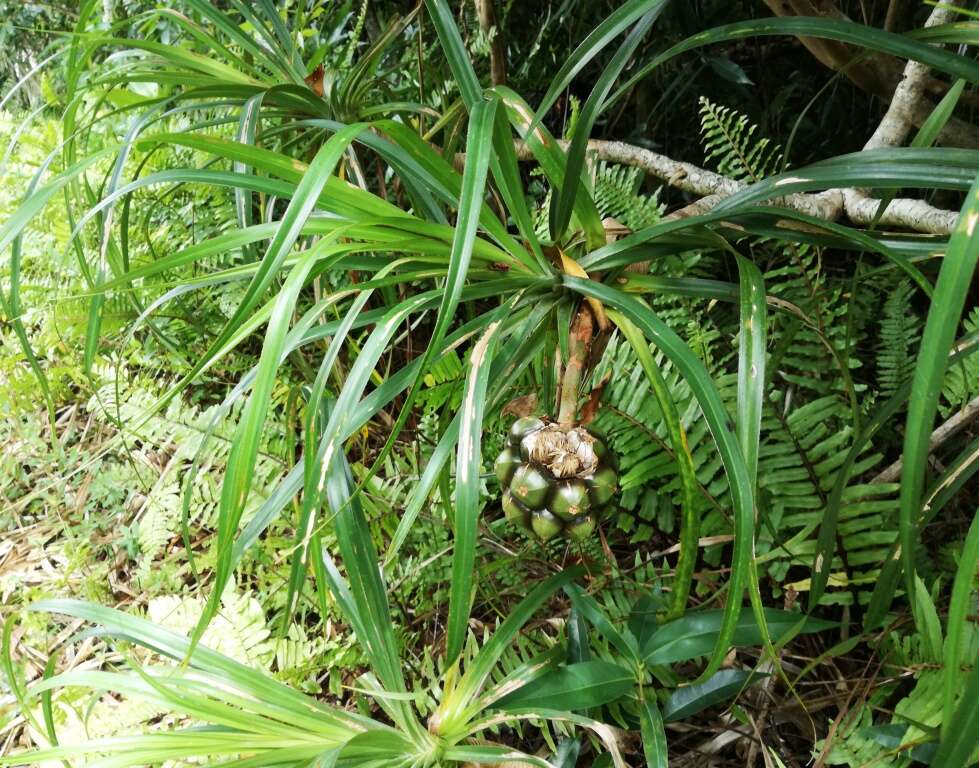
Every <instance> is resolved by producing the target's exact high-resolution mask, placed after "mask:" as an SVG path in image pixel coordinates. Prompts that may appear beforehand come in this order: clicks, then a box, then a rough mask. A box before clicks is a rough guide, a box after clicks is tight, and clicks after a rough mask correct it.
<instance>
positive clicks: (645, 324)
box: [563, 275, 760, 676]
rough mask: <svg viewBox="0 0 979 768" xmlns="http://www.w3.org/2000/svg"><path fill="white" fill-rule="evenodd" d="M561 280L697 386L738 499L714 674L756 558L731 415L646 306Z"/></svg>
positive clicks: (703, 372) (747, 486)
mask: <svg viewBox="0 0 979 768" xmlns="http://www.w3.org/2000/svg"><path fill="white" fill-rule="evenodd" d="M563 281H564V283H565V285H567V286H568V288H570V289H571V290H573V291H576V292H578V293H581V294H583V295H585V296H592V297H594V298H596V299H598V300H599V301H601V302H602V303H603V304H604V305H605V306H606V307H607V308H609V309H617V310H618V311H619V312H621V313H622V314H623V315H625V316H626V317H628V319H629V320H630V321H632V322H633V323H634V324H635V325H636V326H637V327H638V328H639V329H640V330H641V331H642V332H643V334H645V336H646V338H647V339H649V340H650V341H651V342H653V343H654V344H655V345H656V346H657V347H658V348H659V349H660V350H662V351H663V353H664V354H665V355H666V356H667V357H668V358H669V359H670V361H671V362H672V363H673V364H674V365H675V366H676V368H677V370H678V371H679V372H680V373H681V375H682V376H683V377H684V379H686V381H687V382H688V383H689V385H690V388H691V389H692V390H693V393H694V396H695V397H696V399H697V402H698V403H699V404H700V407H701V409H702V410H703V413H704V417H705V419H706V420H707V424H708V426H709V427H710V431H711V434H712V435H713V437H714V441H715V443H716V444H717V448H718V452H719V453H720V455H721V460H722V462H723V464H724V468H725V470H726V471H727V473H728V476H729V482H730V487H731V497H732V501H733V503H734V552H733V556H732V559H731V576H730V579H729V580H728V584H727V589H728V597H727V607H726V608H725V609H724V621H723V626H722V627H721V629H720V632H719V633H718V635H717V638H716V645H715V647H714V651H713V653H712V654H711V656H710V659H709V661H708V664H707V668H706V670H705V671H704V673H703V674H704V675H705V676H706V675H711V674H713V673H714V672H716V671H717V669H718V668H719V667H720V665H721V662H722V661H723V659H724V656H725V654H727V652H728V649H729V643H730V642H731V640H732V638H733V636H734V633H735V628H736V626H737V623H738V616H739V615H740V613H741V602H742V599H743V595H744V590H745V585H746V583H747V582H748V580H749V577H750V574H749V571H750V569H751V567H752V558H753V557H754V527H755V512H754V494H753V492H752V483H751V479H750V477H749V475H748V471H747V467H746V465H745V461H744V457H743V456H742V453H741V448H740V446H739V445H738V442H737V439H736V438H735V435H734V429H733V425H732V424H731V418H730V416H729V415H728V412H727V409H726V407H725V406H724V402H723V401H722V400H721V396H720V393H718V391H717V387H716V386H715V385H714V382H713V380H712V379H711V377H710V374H709V373H708V371H707V369H706V367H705V366H704V364H703V362H702V361H701V360H700V358H698V357H697V356H696V355H695V354H694V353H693V351H692V350H691V349H690V348H689V347H688V346H687V345H686V344H684V343H683V341H682V340H681V339H680V337H679V336H677V335H676V333H675V332H674V331H673V330H672V329H671V328H670V327H669V326H667V325H666V324H665V323H664V322H663V321H662V320H660V319H659V318H658V317H656V315H655V314H654V313H653V312H652V310H651V309H650V308H649V307H648V306H646V305H645V304H643V303H642V302H640V301H639V300H637V299H635V298H633V297H631V296H627V295H626V294H624V293H622V292H621V291H617V290H615V289H614V288H610V287H608V286H606V285H602V284H600V283H596V282H594V281H592V280H582V279H580V278H575V277H571V276H568V275H565V276H564V278H563ZM752 599H753V600H757V601H758V602H760V595H754V594H753V595H752ZM661 631H662V630H661Z"/></svg>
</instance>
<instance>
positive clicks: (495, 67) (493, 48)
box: [476, 0, 506, 85]
mask: <svg viewBox="0 0 979 768" xmlns="http://www.w3.org/2000/svg"><path fill="white" fill-rule="evenodd" d="M476 14H477V15H478V16H479V28H480V30H481V31H482V33H483V34H484V35H486V36H487V37H489V36H490V35H492V39H491V40H490V78H491V79H492V81H493V85H505V84H506V46H505V45H504V44H503V31H502V30H501V29H500V26H499V24H497V23H496V11H495V10H494V9H493V0H476Z"/></svg>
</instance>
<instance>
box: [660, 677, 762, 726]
mask: <svg viewBox="0 0 979 768" xmlns="http://www.w3.org/2000/svg"><path fill="white" fill-rule="evenodd" d="M765 677H766V676H765V675H759V674H754V673H752V672H749V671H747V670H743V669H722V670H720V671H718V672H715V673H714V674H713V675H712V676H711V677H709V678H708V679H707V680H704V682H702V683H694V684H693V685H685V686H683V687H681V688H677V689H676V690H675V691H673V692H672V693H670V695H669V696H667V697H666V701H665V702H663V720H665V721H666V722H667V723H672V722H676V721H678V720H685V719H686V718H688V717H690V716H691V715H695V714H697V713H698V712H700V711H702V710H704V709H707V707H712V706H714V705H715V704H720V703H722V702H725V701H729V700H730V699H731V698H732V697H734V696H737V695H738V694H739V693H740V692H741V691H742V690H744V688H745V687H747V686H749V685H751V684H752V683H754V682H758V681H759V680H762V679H764V678H765Z"/></svg>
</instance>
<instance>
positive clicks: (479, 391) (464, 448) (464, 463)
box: [445, 300, 516, 664]
mask: <svg viewBox="0 0 979 768" xmlns="http://www.w3.org/2000/svg"><path fill="white" fill-rule="evenodd" d="M515 303H516V300H512V301H511V302H510V303H509V304H508V305H506V306H504V307H501V308H500V310H499V311H498V312H496V313H494V314H495V317H496V319H495V320H493V322H492V323H491V324H490V325H489V327H487V329H486V332H485V333H484V334H483V337H482V338H481V339H480V340H479V341H478V342H477V343H476V345H475V346H474V347H473V351H472V355H471V356H470V360H469V371H468V373H467V375H466V383H465V385H464V387H463V392H462V410H461V411H460V413H459V416H460V426H459V443H458V449H457V451H456V493H455V502H456V510H455V526H454V537H453V552H452V578H451V581H450V588H449V617H448V622H447V626H446V651H445V655H446V663H448V664H451V663H452V662H454V661H455V660H456V658H458V656H459V654H460V653H462V647H463V645H464V643H465V641H466V631H467V629H468V628H469V609H470V606H471V603H472V594H471V593H472V588H473V572H474V570H475V568H476V563H475V561H476V528H477V523H478V522H479V491H480V488H481V486H482V482H481V480H480V475H481V472H482V450H481V446H482V440H483V413H484V410H485V408H486V389H487V387H488V385H489V375H490V366H491V365H492V363H493V355H494V353H495V351H496V345H497V342H498V341H499V337H500V331H501V330H502V328H503V318H504V317H505V314H506V313H507V312H508V311H510V310H512V308H513V305H514V304H515Z"/></svg>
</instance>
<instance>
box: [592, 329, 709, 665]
mask: <svg viewBox="0 0 979 768" xmlns="http://www.w3.org/2000/svg"><path fill="white" fill-rule="evenodd" d="M606 311H607V314H608V317H609V319H610V320H611V321H612V322H613V323H615V325H616V326H617V327H618V328H619V330H620V331H622V335H623V336H625V338H626V340H627V341H628V342H629V344H630V345H631V346H632V349H633V351H634V352H635V353H636V359H637V360H638V361H639V364H640V365H641V366H642V369H643V372H644V373H645V374H646V380H647V381H648V382H649V384H650V387H651V388H652V390H653V394H654V395H655V397H656V402H657V404H658V405H659V409H660V413H661V414H662V415H663V421H664V423H665V424H666V430H667V433H668V434H669V436H670V444H671V446H672V448H673V455H674V456H675V457H676V464H677V469H678V470H679V474H680V482H681V484H682V489H683V495H682V497H681V508H680V514H681V518H680V555H679V557H678V558H677V565H676V575H675V577H674V579H673V600H672V605H671V607H670V611H669V615H670V617H671V618H676V617H677V616H682V615H683V612H684V611H685V610H686V608H687V599H688V598H689V596H690V586H691V584H692V583H693V572H694V568H695V567H696V564H697V542H698V540H699V537H700V515H699V511H698V509H697V499H698V496H699V488H700V486H699V483H698V482H697V473H696V469H695V467H694V463H693V455H692V454H691V453H690V446H689V445H688V443H687V434H686V430H684V428H683V422H682V421H681V420H680V412H679V410H678V408H677V406H676V403H675V402H674V401H673V398H672V397H671V395H670V390H669V387H668V386H667V384H666V381H665V380H664V378H663V374H662V373H660V371H659V368H657V367H656V361H655V360H653V356H652V354H650V351H649V345H648V344H647V342H646V340H645V338H644V337H643V335H642V333H641V332H640V331H639V329H638V328H637V327H636V326H635V325H634V324H633V323H632V322H631V321H629V320H627V319H626V318H625V317H624V316H623V315H622V314H620V313H619V312H616V311H614V310H606ZM637 639H638V638H637ZM640 647H642V643H641V642H640Z"/></svg>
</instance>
